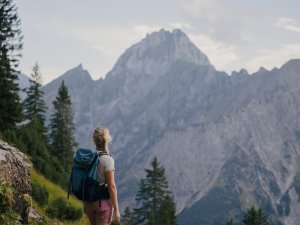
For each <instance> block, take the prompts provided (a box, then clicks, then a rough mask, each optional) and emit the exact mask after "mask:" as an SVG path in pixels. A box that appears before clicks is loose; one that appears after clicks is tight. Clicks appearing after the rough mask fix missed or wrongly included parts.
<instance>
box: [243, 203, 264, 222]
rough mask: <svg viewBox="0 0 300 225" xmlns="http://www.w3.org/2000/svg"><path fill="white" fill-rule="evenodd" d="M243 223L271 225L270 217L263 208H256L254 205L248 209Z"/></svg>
mask: <svg viewBox="0 0 300 225" xmlns="http://www.w3.org/2000/svg"><path fill="white" fill-rule="evenodd" d="M243 223H244V224H245V225H269V222H268V218H267V216H266V215H265V214H264V212H263V210H262V209H261V208H259V209H258V210H256V209H255V207H254V206H252V207H251V208H250V209H249V210H248V211H247V214H246V215H245V217H244V219H243Z"/></svg>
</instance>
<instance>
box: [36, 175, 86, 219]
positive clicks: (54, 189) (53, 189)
mask: <svg viewBox="0 0 300 225" xmlns="http://www.w3.org/2000/svg"><path fill="white" fill-rule="evenodd" d="M31 181H32V182H35V183H38V184H39V185H41V186H45V188H46V189H47V191H48V192H49V201H48V202H49V203H50V202H51V201H53V200H54V199H56V198H58V197H63V198H66V199H67V192H66V191H65V190H63V189H62V188H61V187H60V186H58V185H56V184H54V183H52V182H51V181H49V180H47V179H46V178H45V177H44V176H43V175H41V174H39V173H38V172H37V171H36V170H34V169H33V170H32V171H31ZM67 201H69V202H70V203H71V204H72V205H74V206H75V207H77V208H82V202H81V201H79V200H77V199H76V198H75V197H73V196H70V198H69V199H68V200H67ZM33 206H34V208H35V209H36V210H37V211H38V213H39V214H40V215H42V216H44V217H45V215H46V213H45V211H46V210H45V209H46V208H47V206H45V207H43V208H41V207H39V206H38V204H37V203H36V202H33ZM46 222H47V224H51V225H52V224H53V225H54V224H66V225H67V224H74V225H88V224H89V222H88V220H87V218H86V216H85V215H84V214H83V216H82V217H81V219H80V220H75V221H63V222H62V221H59V220H57V219H51V218H48V217H47V218H46Z"/></svg>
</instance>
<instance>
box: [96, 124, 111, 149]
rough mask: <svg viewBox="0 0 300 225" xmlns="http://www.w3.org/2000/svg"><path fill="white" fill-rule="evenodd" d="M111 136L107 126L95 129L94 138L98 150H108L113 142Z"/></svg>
mask: <svg viewBox="0 0 300 225" xmlns="http://www.w3.org/2000/svg"><path fill="white" fill-rule="evenodd" d="M111 139H112V138H111V136H110V134H109V130H108V128H107V127H97V128H96V129H95V130H94V134H93V140H94V143H95V145H96V149H97V150H102V151H106V152H107V151H108V150H109V149H108V145H109V144H110V142H111Z"/></svg>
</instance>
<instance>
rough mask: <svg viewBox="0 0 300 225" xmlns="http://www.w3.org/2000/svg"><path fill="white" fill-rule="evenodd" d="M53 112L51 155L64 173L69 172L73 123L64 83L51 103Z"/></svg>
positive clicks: (72, 143)
mask: <svg viewBox="0 0 300 225" xmlns="http://www.w3.org/2000/svg"><path fill="white" fill-rule="evenodd" d="M53 105H54V112H53V114H52V116H51V120H50V129H51V133H50V137H51V142H52V151H53V152H52V154H53V155H56V156H57V158H58V159H59V161H60V162H61V163H62V165H63V168H64V171H66V172H69V171H70V170H71V164H72V156H73V147H75V146H76V143H75V139H74V130H75V128H74V123H73V113H72V106H71V99H70V96H69V94H68V89H67V86H66V85H65V84H64V81H63V82H62V83H61V86H60V88H59V90H58V95H57V96H56V98H55V100H54V101H53Z"/></svg>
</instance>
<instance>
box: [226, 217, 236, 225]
mask: <svg viewBox="0 0 300 225" xmlns="http://www.w3.org/2000/svg"><path fill="white" fill-rule="evenodd" d="M226 225H234V222H233V219H232V218H230V219H229V220H228V221H227V222H226Z"/></svg>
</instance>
